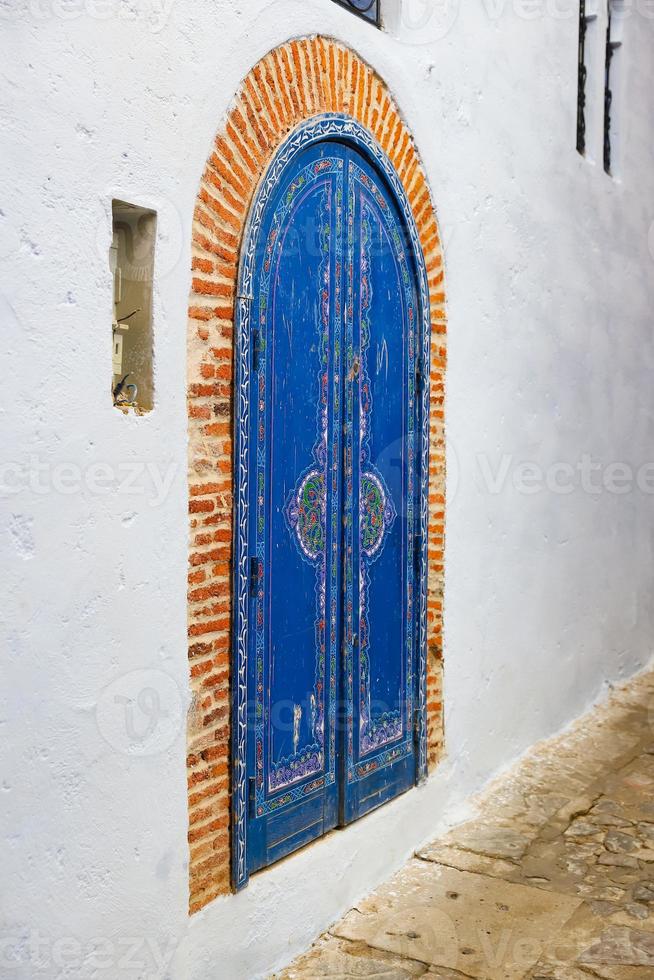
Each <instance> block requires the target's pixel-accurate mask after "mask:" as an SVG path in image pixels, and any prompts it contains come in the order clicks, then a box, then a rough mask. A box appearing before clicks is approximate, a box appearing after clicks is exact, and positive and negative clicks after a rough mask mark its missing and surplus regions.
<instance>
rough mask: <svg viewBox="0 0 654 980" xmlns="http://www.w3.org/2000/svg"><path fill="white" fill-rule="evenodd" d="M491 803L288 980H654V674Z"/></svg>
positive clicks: (616, 696) (336, 931)
mask: <svg viewBox="0 0 654 980" xmlns="http://www.w3.org/2000/svg"><path fill="white" fill-rule="evenodd" d="M477 804H478V815H477V816H475V817H474V818H473V819H472V820H469V821H467V822H466V823H464V824H461V825H460V826H458V827H454V828H453V829H452V830H451V831H450V832H449V833H448V834H445V835H444V836H443V837H441V838H439V839H438V840H436V841H433V842H432V843H431V844H429V845H428V846H426V847H424V848H421V849H420V851H419V852H418V854H417V855H416V857H415V858H414V859H413V860H412V861H410V862H408V864H407V865H406V866H405V867H404V868H403V869H402V870H401V871H400V872H399V873H398V874H397V875H395V876H394V877H393V878H392V879H390V881H388V882H387V883H386V884H384V885H382V886H381V887H380V888H378V889H377V890H376V891H375V892H374V893H373V894H372V895H370V896H369V897H368V898H367V899H365V900H364V901H362V902H360V903H359V905H358V906H357V908H355V909H352V910H351V911H350V912H349V913H348V914H347V915H346V916H345V917H344V918H343V919H342V920H341V921H340V922H339V923H337V924H336V925H335V926H334V927H333V928H332V929H331V930H330V934H328V935H327V936H324V937H322V938H321V939H320V940H319V941H318V942H317V943H316V944H315V945H314V947H312V949H311V950H310V951H309V952H308V953H306V954H305V955H304V956H303V957H300V958H299V959H298V960H297V961H296V962H295V963H294V964H293V965H292V966H291V967H289V968H288V969H287V970H286V971H285V972H284V973H281V974H278V975H277V978H278V980H304V978H308V977H332V978H343V980H345V978H350V977H380V978H384V980H391V978H393V980H394V978H398V980H404V978H409V977H425V978H429V980H457V978H475V980H518V978H525V980H589V978H595V980H598V978H599V980H654V671H649V672H648V673H645V674H641V675H640V676H639V677H637V678H635V679H634V680H632V681H631V682H629V683H627V684H626V685H624V686H622V687H620V688H617V689H615V690H614V691H613V692H612V694H611V696H610V697H609V698H608V700H607V701H606V702H605V703H604V704H602V705H600V706H599V707H597V708H595V709H594V710H593V711H591V712H590V713H589V714H588V715H585V716H584V717H583V718H581V719H580V720H579V721H577V722H576V723H575V724H574V725H572V726H571V727H570V728H569V729H568V730H567V731H566V732H564V733H563V734H562V735H559V736H557V737H555V738H553V739H549V740H548V741H546V742H543V743H540V744H539V745H537V746H536V747H535V748H534V749H533V750H532V751H531V752H530V753H529V754H528V755H526V756H525V757H524V758H523V759H521V760H520V761H519V762H518V763H517V764H516V765H515V766H514V767H513V768H512V769H511V770H510V771H509V772H508V773H506V774H504V775H503V776H502V777H500V778H499V779H497V780H495V781H493V782H492V783H491V784H489V786H488V787H487V788H486V790H485V791H484V793H483V794H482V795H481V796H480V797H479V798H478V800H477Z"/></svg>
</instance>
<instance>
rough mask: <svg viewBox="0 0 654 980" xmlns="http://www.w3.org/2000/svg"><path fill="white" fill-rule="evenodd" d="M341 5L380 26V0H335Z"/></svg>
mask: <svg viewBox="0 0 654 980" xmlns="http://www.w3.org/2000/svg"><path fill="white" fill-rule="evenodd" d="M335 3H338V4H340V6H341V7H347V9H348V10H351V11H353V13H355V14H357V15H358V16H359V17H363V19H364V20H369V21H370V22H371V23H372V24H375V25H376V26H377V27H379V5H380V0H335Z"/></svg>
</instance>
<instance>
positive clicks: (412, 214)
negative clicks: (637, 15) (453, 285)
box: [190, 36, 445, 344]
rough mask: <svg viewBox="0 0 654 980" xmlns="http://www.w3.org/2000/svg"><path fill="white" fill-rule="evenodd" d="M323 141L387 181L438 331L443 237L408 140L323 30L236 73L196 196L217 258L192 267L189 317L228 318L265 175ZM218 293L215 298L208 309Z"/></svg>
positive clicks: (370, 77)
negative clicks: (343, 146) (361, 157)
mask: <svg viewBox="0 0 654 980" xmlns="http://www.w3.org/2000/svg"><path fill="white" fill-rule="evenodd" d="M330 138H332V139H333V138H336V139H343V140H347V141H349V142H351V143H352V144H353V145H356V146H357V147H358V148H359V150H360V151H361V152H364V153H365V154H366V155H367V156H369V157H370V158H371V159H372V160H373V162H374V163H375V166H376V167H377V168H378V169H380V170H381V171H382V172H383V173H384V175H385V177H386V179H387V181H389V183H390V185H391V186H392V188H393V191H394V194H395V196H396V197H397V199H398V201H399V202H400V204H401V205H402V210H403V211H405V217H406V219H407V226H408V227H409V228H410V229H411V228H413V229H414V233H415V244H416V245H417V244H418V243H419V248H418V249H416V253H417V254H418V253H422V256H423V257H424V269H425V274H426V277H427V281H426V289H427V292H428V303H427V308H428V311H429V319H430V323H431V331H432V333H433V334H437V335H444V334H445V297H444V287H443V255H442V248H441V241H440V236H439V232H438V225H437V221H436V213H435V210H434V206H433V203H432V200H431V195H430V192H429V187H428V184H427V180H426V177H425V173H424V169H423V167H422V164H421V162H420V159H419V156H418V153H417V150H416V148H415V146H414V142H413V137H412V135H411V133H410V131H409V129H408V127H407V125H406V124H405V122H404V120H403V119H402V116H401V115H400V113H399V111H398V108H397V106H396V104H395V101H394V99H393V97H392V95H391V94H390V92H389V90H388V88H387V86H386V85H385V83H384V82H383V81H382V80H381V79H380V78H379V76H378V75H377V74H376V72H375V71H374V70H373V69H372V68H370V66H369V65H367V64H366V63H365V62H364V61H363V60H362V59H361V58H360V57H359V56H358V55H357V54H356V52H354V51H352V50H351V49H350V48H348V47H346V46H345V45H343V44H341V43H340V42H337V41H335V40H333V39H331V38H326V37H321V36H314V37H307V38H301V39H298V40H293V41H288V42H286V43H285V44H282V45H280V46H279V47H277V48H274V49H273V50H272V51H270V52H268V54H267V55H265V56H264V57H263V58H262V59H261V60H260V61H259V62H258V63H257V64H256V65H255V66H254V68H252V70H251V71H250V72H249V73H248V75H247V76H246V77H245V79H244V80H243V82H242V84H241V86H240V89H239V91H238V93H237V94H236V97H235V99H234V101H233V103H232V106H231V108H230V110H229V111H228V113H227V117H226V119H225V121H224V123H223V125H222V126H221V127H220V129H219V131H218V134H217V135H216V138H215V141H214V146H213V148H212V151H211V153H210V154H209V157H208V159H207V163H206V166H205V170H204V173H203V176H202V180H201V184H200V190H199V193H198V198H197V201H196V209H195V222H194V235H193V239H194V243H195V245H196V246H197V247H198V248H199V249H200V250H202V251H203V252H207V251H208V252H209V253H212V254H214V255H216V256H217V257H218V259H219V262H218V263H216V264H215V267H214V268H211V269H210V268H209V266H208V265H207V264H206V263H197V264H196V265H195V275H194V278H193V284H192V291H191V310H190V315H191V319H198V320H203V321H208V320H212V321H213V320H214V319H215V320H216V321H219V322H222V323H223V324H230V325H231V324H232V322H233V313H234V300H235V298H236V295H237V292H239V290H238V288H237V281H238V266H239V254H240V249H241V247H242V244H243V239H244V233H245V230H246V227H247V222H248V216H249V215H250V214H251V211H252V206H253V202H255V200H256V199H257V198H258V197H259V196H260V194H261V191H262V189H263V188H262V181H263V182H265V180H266V178H267V177H268V176H269V175H270V173H271V171H272V169H273V168H274V167H275V165H276V162H277V161H278V160H279V159H280V158H281V157H282V156H283V155H284V154H287V153H288V154H291V153H293V151H294V149H295V148H299V147H301V146H302V145H306V143H307V142H309V141H313V140H318V139H330ZM216 280H219V281H216ZM216 296H219V297H220V298H221V302H220V304H219V305H218V306H217V307H216V305H215V303H214V305H213V308H212V309H211V310H210V311H208V312H207V310H206V305H207V302H209V303H212V302H213V298H215V297H216ZM209 314H212V315H209ZM202 333H206V328H205V329H204V330H203V331H202ZM439 344H442V340H441V341H439Z"/></svg>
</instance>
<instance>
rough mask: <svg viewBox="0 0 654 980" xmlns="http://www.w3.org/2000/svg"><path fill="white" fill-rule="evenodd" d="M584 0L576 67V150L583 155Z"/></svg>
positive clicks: (584, 99) (584, 83)
mask: <svg viewBox="0 0 654 980" xmlns="http://www.w3.org/2000/svg"><path fill="white" fill-rule="evenodd" d="M587 26H588V20H587V19H586V0H581V2H580V4H579V61H578V69H577V150H578V151H579V153H581V155H582V156H583V155H584V153H585V152H586V78H587V75H588V69H587V68H586V52H585V48H586V28H587Z"/></svg>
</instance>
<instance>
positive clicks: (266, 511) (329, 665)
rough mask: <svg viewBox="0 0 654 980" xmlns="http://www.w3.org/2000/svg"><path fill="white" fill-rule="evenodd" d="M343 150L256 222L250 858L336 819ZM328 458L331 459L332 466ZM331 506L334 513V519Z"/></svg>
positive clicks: (289, 181)
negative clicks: (258, 231)
mask: <svg viewBox="0 0 654 980" xmlns="http://www.w3.org/2000/svg"><path fill="white" fill-rule="evenodd" d="M343 165H344V161H343V151H342V148H341V147H339V146H336V147H334V146H331V147H330V146H329V145H328V144H322V145H319V146H317V147H314V148H312V149H310V150H308V151H306V152H305V153H303V154H301V155H300V157H299V158H298V159H296V160H295V161H294V165H293V167H292V169H290V170H289V171H287V172H286V174H285V175H284V177H283V179H282V181H281V182H280V186H279V188H278V189H277V190H276V193H275V195H274V197H273V199H272V200H271V203H270V206H269V209H268V214H267V220H265V221H264V222H263V224H262V229H261V234H260V239H259V241H260V246H259V253H260V254H259V256H258V270H257V271H258V274H257V277H256V279H255V290H254V297H253V302H254V312H255V316H254V317H253V319H256V333H255V336H254V338H253V348H254V352H255V354H254V360H255V362H254V364H253V368H254V374H253V378H254V384H256V391H257V398H256V410H255V411H253V412H252V433H251V445H253V446H255V447H256V452H255V453H254V454H253V456H254V460H255V461H256V463H255V465H256V474H255V476H254V479H253V480H251V481H250V485H251V487H252V492H251V497H250V515H251V517H250V520H251V523H250V532H249V536H250V541H251V542H255V552H254V558H253V567H252V575H253V589H252V591H253V592H254V593H256V594H255V595H254V598H253V603H252V605H253V609H252V610H251V630H250V634H251V637H252V640H251V645H250V656H249V665H250V677H249V690H250V691H251V692H252V698H251V702H253V718H252V719H251V727H252V730H253V736H254V737H253V738H250V740H249V743H250V744H249V751H250V759H249V771H250V773H251V774H252V778H251V783H250V798H251V799H250V828H249V843H250V846H249V854H250V861H249V863H250V870H255V869H256V868H257V867H261V866H262V865H264V864H268V863H270V862H271V861H273V860H277V859H278V858H279V857H283V856H284V854H286V853H288V852H289V851H290V850H293V849H294V848H296V847H298V846H300V845H301V844H304V843H306V842H307V841H308V840H311V839H313V838H314V837H316V836H319V835H321V834H323V833H325V831H326V830H328V829H329V828H330V827H333V826H334V825H335V823H336V817H337V807H336V732H335V700H336V669H337V656H338V637H339V621H338V596H339V590H340V565H339V557H340V554H339V545H338V540H337V538H336V537H335V535H336V536H337V535H338V533H339V529H338V527H337V526H335V524H337V520H338V515H339V513H340V509H341V500H340V482H339V469H338V459H339V457H340V433H339V430H338V425H337V424H336V423H335V421H334V420H335V419H337V418H338V416H339V412H340V401H339V400H340V393H339V388H338V381H337V380H336V379H337V378H338V374H339V368H338V358H339V347H340V344H339V332H340V317H341V313H340V309H339V302H340V301H339V297H338V289H337V288H336V285H335V283H336V278H337V270H336V261H337V257H338V253H339V245H338V239H339V237H340V236H341V231H340V227H339V222H340V221H341V220H342V219H341V217H340V210H339V209H340V201H341V199H342V193H343ZM335 464H336V465H335ZM328 518H329V519H328Z"/></svg>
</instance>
